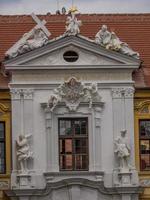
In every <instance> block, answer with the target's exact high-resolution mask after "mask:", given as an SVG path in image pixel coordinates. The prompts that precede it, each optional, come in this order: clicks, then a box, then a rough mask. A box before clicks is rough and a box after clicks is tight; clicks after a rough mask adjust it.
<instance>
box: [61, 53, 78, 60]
mask: <svg viewBox="0 0 150 200" xmlns="http://www.w3.org/2000/svg"><path fill="white" fill-rule="evenodd" d="M63 58H64V60H65V61H67V62H75V61H77V60H78V58H79V55H78V54H77V53H76V52H75V51H67V52H65V53H64V55H63Z"/></svg>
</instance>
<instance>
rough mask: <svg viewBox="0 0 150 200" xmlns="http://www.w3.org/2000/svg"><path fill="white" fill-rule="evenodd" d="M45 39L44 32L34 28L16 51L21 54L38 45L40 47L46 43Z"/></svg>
mask: <svg viewBox="0 0 150 200" xmlns="http://www.w3.org/2000/svg"><path fill="white" fill-rule="evenodd" d="M23 37H24V36H23ZM47 41H48V38H47V36H46V35H45V34H44V32H43V31H42V30H41V29H36V28H34V29H33V32H32V35H31V36H30V38H29V39H28V40H26V41H25V42H24V43H23V44H21V45H20V46H19V48H18V53H19V54H22V53H25V52H28V51H30V50H33V49H36V48H38V47H42V46H43V45H45V44H47Z"/></svg>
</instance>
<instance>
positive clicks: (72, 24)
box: [65, 13, 82, 36]
mask: <svg viewBox="0 0 150 200" xmlns="http://www.w3.org/2000/svg"><path fill="white" fill-rule="evenodd" d="M66 24H67V26H66V32H65V35H68V36H69V35H77V34H79V33H80V28H79V27H80V26H81V25H82V22H81V21H80V20H78V19H77V18H76V15H75V13H71V16H68V17H67V21H66Z"/></svg>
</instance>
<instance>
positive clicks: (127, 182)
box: [118, 172, 132, 186]
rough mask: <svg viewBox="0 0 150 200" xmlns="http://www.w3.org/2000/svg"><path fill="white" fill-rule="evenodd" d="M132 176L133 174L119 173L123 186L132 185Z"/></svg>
mask: <svg viewBox="0 0 150 200" xmlns="http://www.w3.org/2000/svg"><path fill="white" fill-rule="evenodd" d="M131 176H132V172H120V173H118V177H119V180H120V184H121V186H129V185H131Z"/></svg>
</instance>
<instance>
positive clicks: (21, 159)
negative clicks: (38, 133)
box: [16, 135, 33, 173]
mask: <svg viewBox="0 0 150 200" xmlns="http://www.w3.org/2000/svg"><path fill="white" fill-rule="evenodd" d="M29 137H31V135H19V137H18V140H16V147H17V160H18V163H19V165H20V170H21V173H25V172H26V171H27V170H28V168H27V161H28V160H29V159H30V158H32V157H33V152H32V151H30V146H29V142H28V138H29Z"/></svg>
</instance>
